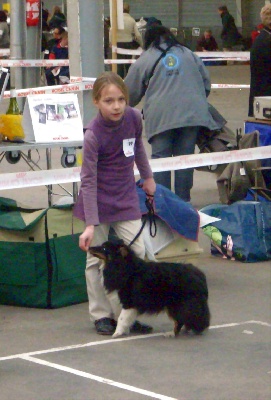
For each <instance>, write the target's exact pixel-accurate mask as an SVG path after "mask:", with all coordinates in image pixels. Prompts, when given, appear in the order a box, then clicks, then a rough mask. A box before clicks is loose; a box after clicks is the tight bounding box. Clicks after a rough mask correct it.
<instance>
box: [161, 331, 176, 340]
mask: <svg viewBox="0 0 271 400" xmlns="http://www.w3.org/2000/svg"><path fill="white" fill-rule="evenodd" d="M163 336H164V337H165V338H172V337H174V338H175V336H176V335H175V332H174V331H170V332H165V333H164V335H163Z"/></svg>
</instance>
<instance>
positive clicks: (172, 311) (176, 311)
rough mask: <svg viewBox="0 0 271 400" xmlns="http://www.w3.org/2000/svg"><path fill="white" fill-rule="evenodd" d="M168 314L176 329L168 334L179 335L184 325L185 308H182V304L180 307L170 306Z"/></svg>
mask: <svg viewBox="0 0 271 400" xmlns="http://www.w3.org/2000/svg"><path fill="white" fill-rule="evenodd" d="M167 314H168V316H169V318H170V319H173V321H174V329H173V332H170V333H169V334H168V335H167V336H170V337H171V336H178V334H179V333H180V330H181V329H182V326H183V325H184V320H183V310H180V306H178V307H168V308H167Z"/></svg>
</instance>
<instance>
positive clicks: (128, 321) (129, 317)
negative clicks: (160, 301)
mask: <svg viewBox="0 0 271 400" xmlns="http://www.w3.org/2000/svg"><path fill="white" fill-rule="evenodd" d="M137 315H138V312H137V310H136V309H135V308H128V309H126V310H125V309H124V308H123V309H122V310H121V313H120V316H119V318H118V324H117V328H116V331H115V333H114V335H113V338H117V337H120V336H123V335H127V334H128V333H129V328H130V326H131V325H132V324H133V323H134V322H135V319H136V317H137Z"/></svg>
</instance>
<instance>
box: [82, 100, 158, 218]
mask: <svg viewBox="0 0 271 400" xmlns="http://www.w3.org/2000/svg"><path fill="white" fill-rule="evenodd" d="M133 143H134V145H133ZM134 162H135V163H136V165H137V168H138V170H139V172H140V176H141V178H142V179H147V178H151V177H153V174H152V171H151V168H150V165H149V162H148V158H147V155H146V152H145V149H144V145H143V141H142V119H141V115H140V112H139V111H138V110H136V109H134V108H131V107H129V106H127V107H126V110H125V113H124V116H123V118H122V119H121V120H120V121H117V122H114V121H105V120H104V118H103V117H102V115H101V114H100V113H99V114H98V115H97V117H96V118H94V119H93V120H92V121H91V122H90V123H89V125H88V126H87V130H86V132H85V137H84V146H83V165H82V169H81V182H82V184H81V188H80V193H79V196H78V200H77V202H76V204H75V206H74V215H75V217H77V218H79V219H82V220H83V221H85V222H86V225H98V224H99V223H110V222H115V221H128V220H135V219H139V218H141V212H140V208H139V200H138V195H137V192H136V185H135V178H134Z"/></svg>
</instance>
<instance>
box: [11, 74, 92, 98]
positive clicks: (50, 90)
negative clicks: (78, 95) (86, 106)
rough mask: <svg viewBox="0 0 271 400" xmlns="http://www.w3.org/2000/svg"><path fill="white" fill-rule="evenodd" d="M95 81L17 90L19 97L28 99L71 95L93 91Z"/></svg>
mask: <svg viewBox="0 0 271 400" xmlns="http://www.w3.org/2000/svg"><path fill="white" fill-rule="evenodd" d="M94 81H95V79H94V78H93V80H91V81H88V82H78V83H69V84H67V85H56V86H41V87H36V88H30V89H17V90H16V94H17V97H27V96H29V95H41V94H56V93H57V94H59V93H70V92H81V91H83V90H92V89H93V83H94ZM3 97H4V99H8V98H9V97H10V91H8V90H7V91H5V92H4V96H3Z"/></svg>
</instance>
